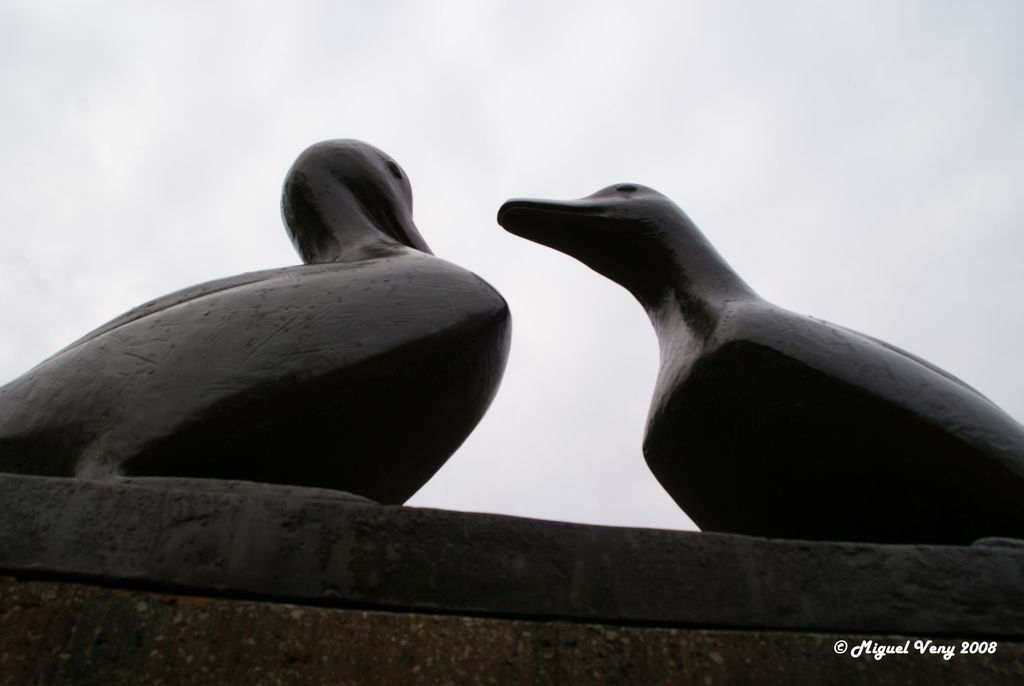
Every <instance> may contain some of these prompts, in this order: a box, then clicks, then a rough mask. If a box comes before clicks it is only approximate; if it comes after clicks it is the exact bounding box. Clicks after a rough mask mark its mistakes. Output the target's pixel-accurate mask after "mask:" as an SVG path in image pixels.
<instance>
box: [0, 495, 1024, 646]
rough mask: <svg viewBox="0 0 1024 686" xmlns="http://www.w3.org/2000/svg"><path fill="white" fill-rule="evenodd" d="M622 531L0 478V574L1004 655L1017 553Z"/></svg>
mask: <svg viewBox="0 0 1024 686" xmlns="http://www.w3.org/2000/svg"><path fill="white" fill-rule="evenodd" d="M990 543H991V544H989V545H976V546H901V545H867V544H851V543H820V542H815V543H812V542H804V541H786V540H770V539H761V538H752V537H744V536H728V535H714V534H700V533H692V532H680V531H659V530H652V529H626V528H615V527H599V526H584V525H576V524H565V523H559V522H547V521H537V520H529V519H520V518H515V517H502V516H495V515H477V514H467V513H460V512H445V511H438V510H425V509H416V508H399V507H384V506H375V505H366V504H353V503H352V501H351V500H350V499H347V498H345V497H344V496H341V495H339V496H337V497H335V496H332V495H330V493H329V492H325V491H318V490H314V491H312V492H304V491H302V490H301V489H294V488H282V489H279V490H278V489H275V488H274V487H270V486H266V485H264V486H261V487H253V488H251V489H246V488H241V487H239V488H231V489H226V490H225V491H224V492H218V491H197V490H195V489H192V488H185V487H177V486H175V483H174V481H173V480H158V482H153V483H150V482H147V481H146V480H145V479H138V480H133V481H132V482H130V483H124V484H116V483H111V482H89V481H83V480H70V479H60V478H47V477H26V476H13V475H6V476H3V477H0V571H3V570H5V571H7V572H8V573H14V574H17V575H19V576H22V577H25V576H36V577H39V576H43V575H49V576H51V577H54V576H60V577H65V578H66V577H69V576H73V577H77V578H79V579H86V578H89V579H95V580H101V581H103V582H104V583H106V584H110V585H119V586H123V585H126V584H130V585H133V586H134V587H138V588H148V589H150V590H175V591H178V592H182V591H184V592H190V593H194V594H200V595H219V594H225V593H230V594H234V595H239V596H246V597H249V598H263V599H276V600H282V601H287V602H299V603H307V604H316V605H334V606H347V607H356V608H360V609H391V610H403V611H419V612H444V613H449V614H462V615H478V616H490V617H506V618H521V619H548V620H551V619H562V620H574V621H587V622H594V623H611V624H647V625H659V626H677V627H703V628H720V629H736V628H746V629H755V630H763V629H769V630H789V631H812V632H839V633H880V634H886V633H899V634H919V635H924V636H929V637H935V636H975V637H982V636H986V637H992V638H997V639H1007V638H1018V639H1020V638H1024V547H1021V546H1020V545H1019V544H1017V543H1015V542H1014V541H998V540H997V541H991V542H990Z"/></svg>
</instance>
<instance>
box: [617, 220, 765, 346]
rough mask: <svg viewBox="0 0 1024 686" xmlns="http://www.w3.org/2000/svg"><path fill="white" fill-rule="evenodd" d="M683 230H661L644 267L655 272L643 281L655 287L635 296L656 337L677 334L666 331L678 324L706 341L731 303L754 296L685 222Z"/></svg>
mask: <svg viewBox="0 0 1024 686" xmlns="http://www.w3.org/2000/svg"><path fill="white" fill-rule="evenodd" d="M676 228H677V227H673V229H676ZM684 229H685V230H682V231H680V230H673V231H670V232H669V231H666V232H659V236H658V246H657V257H656V258H655V260H654V264H653V265H651V264H648V265H647V266H648V267H653V269H651V273H650V274H649V275H648V278H647V279H646V280H647V281H648V282H649V283H656V284H657V286H656V287H654V288H648V289H644V290H642V291H641V292H640V293H638V292H635V291H634V293H633V295H634V296H635V297H636V298H637V299H638V300H639V301H640V303H641V304H642V305H643V306H644V309H646V310H647V314H648V316H649V317H650V319H651V323H652V324H653V325H654V328H655V330H656V331H657V332H658V334H659V338H662V332H664V333H665V334H666V336H670V335H676V334H670V333H669V330H672V331H678V328H679V325H680V323H682V324H683V325H684V326H685V327H686V328H687V329H688V330H689V331H690V332H691V333H692V334H693V335H694V336H696V337H697V338H698V339H701V340H704V339H706V338H707V337H709V336H710V335H711V334H712V333H713V332H714V329H715V326H716V325H717V323H718V319H719V317H720V313H721V312H722V310H723V309H724V308H725V307H726V306H727V305H728V304H729V303H730V302H734V301H737V300H750V299H755V298H757V295H756V294H755V293H754V291H753V290H752V289H751V288H750V287H749V286H748V285H747V284H746V283H745V282H744V281H743V279H741V278H740V277H739V275H738V274H736V272H734V271H733V270H732V268H731V267H730V266H729V265H728V263H726V261H725V260H724V259H722V256H721V255H719V253H718V251H717V250H715V248H714V247H713V246H712V245H711V243H709V242H708V240H707V239H706V238H705V237H704V235H703V234H702V233H701V232H700V230H699V229H697V227H696V226H694V225H693V223H692V222H690V221H689V219H688V218H687V219H686V221H685V222H684Z"/></svg>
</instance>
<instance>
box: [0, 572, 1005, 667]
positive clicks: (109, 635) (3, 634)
mask: <svg viewBox="0 0 1024 686" xmlns="http://www.w3.org/2000/svg"><path fill="white" fill-rule="evenodd" d="M838 640H845V641H847V642H848V643H849V644H850V645H857V644H858V643H859V642H860V641H862V640H872V641H874V642H876V643H881V644H883V645H896V646H903V645H906V642H907V641H908V640H909V641H910V645H911V646H912V644H913V640H912V639H907V638H905V637H896V636H862V635H850V634H844V635H838V634H831V635H830V634H821V633H805V632H770V631H728V630H709V629H673V628H654V627H619V626H610V625H597V624H585V623H568V622H543V621H527V620H508V619H491V618H482V617H458V616H452V615H423V614H417V613H390V612H372V611H358V610H347V609H339V608H320V607H308V606H296V605H289V604H283V603H267V602H257V601H246V600H228V599H223V598H209V597H199V596H182V595H167V594H159V593H152V592H140V591H124V590H118V589H110V588H100V587H95V586H88V585H81V584H73V583H65V582H40V581H27V582H19V581H15V580H13V579H7V578H3V577H0V686H7V685H8V684H9V685H10V686H16V685H17V686H20V685H21V684H28V683H46V684H65V683H67V684H76V685H77V686H90V685H96V686H117V685H118V684H139V683H145V684H154V685H157V684H175V685H177V684H203V685H204V686H205V685H207V684H228V683H243V682H244V683H246V684H250V685H251V686H260V685H262V684H303V685H314V684H339V683H344V684H348V685H350V686H358V685H360V684H368V685H369V684H373V685H375V686H376V685H378V684H381V685H385V686H386V685H389V684H395V685H396V686H397V685H401V686H417V685H419V684H424V685H427V684H429V685H431V686H433V685H435V684H533V685H537V686H540V685H547V684H551V685H558V686H562V685H573V684H595V683H614V684H651V685H656V684H728V683H757V684H763V685H765V686H773V685H779V686H781V685H785V686H789V685H790V684H802V683H807V684H816V685H820V684H853V683H870V684H872V686H885V685H887V684H901V685H902V684H911V683H920V684H940V683H972V684H999V685H1001V684H1008V683H1015V681H1016V680H1017V679H1019V677H1020V674H1021V672H1022V671H1024V643H1019V642H1010V641H999V642H998V646H997V647H996V652H995V653H994V654H985V655H978V654H974V655H971V654H954V655H953V656H952V657H951V658H950V659H949V660H944V659H943V658H942V656H941V655H937V654H927V653H925V654H921V653H919V652H917V651H916V650H914V648H913V647H911V648H910V651H909V652H908V654H893V655H887V656H885V657H884V658H883V659H881V660H875V659H874V658H873V657H872V656H869V655H862V656H860V657H858V658H854V657H851V656H850V654H849V653H848V652H847V653H846V654H843V655H837V654H836V652H835V649H834V646H835V644H836V641H838ZM937 642H938V643H941V644H944V645H953V646H959V644H960V642H959V641H955V640H953V639H944V640H939V641H937Z"/></svg>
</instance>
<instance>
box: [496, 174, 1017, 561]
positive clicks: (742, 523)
mask: <svg viewBox="0 0 1024 686" xmlns="http://www.w3.org/2000/svg"><path fill="white" fill-rule="evenodd" d="M498 222H499V223H500V224H501V225H502V226H503V227H505V228H506V229H507V230H509V231H510V232H512V233H514V234H517V235H519V236H522V237H524V238H528V239H530V240H533V241H536V242H538V243H542V244H545V245H548V246H550V247H553V248H555V249H557V250H560V251H562V252H564V253H567V254H569V255H571V256H573V257H576V258H577V259H579V260H580V261H582V262H583V263H585V264H587V265H588V266H590V267H591V268H593V269H594V270H596V271H598V272H599V273H601V274H603V275H605V276H607V277H608V278H610V279H612V280H614V281H616V282H618V283H619V284H621V285H622V286H624V287H625V288H627V289H628V290H629V291H630V292H631V293H632V294H633V295H634V296H635V297H636V298H637V300H639V301H640V303H641V304H642V305H643V306H644V308H645V310H646V311H647V313H648V315H649V316H650V319H651V322H652V323H653V325H654V328H655V330H656V332H657V334H658V339H659V343H660V347H661V364H660V371H659V375H658V380H657V385H656V387H655V391H654V398H653V400H652V404H651V410H650V415H649V417H648V424H647V432H646V437H645V439H644V455H645V457H646V459H647V463H648V465H649V466H650V468H651V471H652V472H654V475H655V476H656V477H657V478H658V480H659V481H660V482H661V484H662V485H663V486H664V487H665V489H666V490H667V491H668V492H669V493H670V494H671V495H672V497H673V498H674V499H675V501H676V502H677V503H678V504H679V506H680V507H682V508H683V509H684V510H685V511H686V513H687V514H688V515H689V516H690V517H691V518H692V519H693V520H694V522H696V523H697V524H698V525H699V526H700V527H701V528H703V529H706V530H714V531H727V532H735V533H744V534H754V535H760V536H771V537H786V538H808V539H831V540H850V541H865V540H866V541H883V542H935V543H938V542H943V543H969V542H971V541H973V540H975V539H978V538H981V537H985V536H1010V537H1021V538H1024V428H1022V427H1021V425H1020V424H1018V423H1017V422H1016V421H1015V420H1014V419H1012V418H1011V417H1010V416H1008V415H1007V414H1006V413H1005V412H1003V411H1002V410H1001V409H999V408H998V407H997V406H996V405H994V404H993V403H992V402H991V401H989V400H988V399H987V398H985V397H984V396H983V395H981V394H980V393H978V392H977V391H976V390H974V389H973V388H971V387H970V386H968V385H966V384H965V383H963V382H962V381H960V380H959V379H957V378H955V377H953V376H952V375H950V374H948V373H947V372H945V371H943V370H941V369H938V368H937V367H935V366H934V365H932V364H929V363H928V362H926V361H924V360H922V359H920V358H918V357H915V356H914V355H911V354H910V353H907V352H905V351H903V350H900V349H898V348H896V347H894V346H892V345H889V344H888V343H885V342H883V341H879V340H877V339H875V338H872V337H870V336H866V335H864V334H861V333H857V332H856V331H851V330H849V329H846V328H843V327H841V326H837V325H834V324H830V323H828V322H824V321H821V320H818V319H814V318H811V317H806V316H801V315H798V314H794V313H793V312H789V311H787V310H784V309H782V308H780V307H776V306H775V305H772V304H771V303H768V302H765V301H764V300H762V299H761V298H760V297H758V296H757V295H756V294H755V293H754V292H753V291H752V290H751V289H750V287H749V286H747V284H745V283H744V282H743V281H742V280H741V279H740V278H739V277H738V276H737V275H736V274H735V273H734V272H733V271H732V270H731V269H730V268H729V266H728V265H727V264H726V263H725V261H724V260H723V259H722V258H721V257H720V256H719V255H718V253H717V252H716V251H715V249H714V248H713V247H712V246H711V244H710V243H708V241H707V239H706V238H705V237H704V236H703V235H702V234H701V232H700V231H699V230H698V229H697V227H696V226H695V225H694V224H693V223H692V222H691V221H690V219H689V218H688V217H687V216H686V214H685V213H684V212H683V211H682V210H680V209H679V208H678V207H677V206H676V205H675V204H673V203H672V202H671V201H670V200H669V199H668V198H666V197H664V196H663V195H661V194H660V193H658V192H656V191H654V190H651V189H649V188H646V187H644V186H638V185H634V184H619V185H617V186H610V187H608V188H605V189H603V190H601V191H598V192H597V193H594V194H593V195H591V196H589V197H586V198H583V199H581V200H575V201H569V202H550V201H543V200H510V201H509V202H506V203H505V204H504V205H503V206H502V208H501V210H500V211H499V213H498Z"/></svg>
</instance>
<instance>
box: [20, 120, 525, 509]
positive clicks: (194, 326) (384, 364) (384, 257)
mask: <svg viewBox="0 0 1024 686" xmlns="http://www.w3.org/2000/svg"><path fill="white" fill-rule="evenodd" d="M282 213H283V217H284V221H285V224H286V227H287V230H288V232H289V234H290V236H291V239H292V242H293V243H294V245H295V247H296V249H297V250H298V252H299V254H300V255H301V257H302V260H303V262H304V263H305V264H304V265H301V266H293V267H285V268H281V269H272V270H267V271H260V272H254V273H249V274H242V275H239V276H232V277H228V278H225V279H220V280H217V281H211V282H208V283H203V284H200V285H196V286H192V287H190V288H186V289H184V290H181V291H178V292H176V293H172V294H170V295H167V296H164V297H162V298H158V299H156V300H153V301H152V302H149V303H147V304H145V305H142V306H140V307H138V308H136V309H134V310H131V311H129V312H127V313H126V314H124V315H122V316H120V317H118V318H116V319H114V320H113V321H111V322H109V323H107V324H105V325H103V326H101V327H100V328H98V329H96V330H95V331H93V332H92V333H89V334H88V335H86V336H84V337H83V338H81V339H79V340H78V341H76V342H74V343H72V344H71V345H69V346H68V347H66V348H64V349H63V350H61V351H60V352H58V353H57V354H55V355H53V356H52V357H50V358H49V359H47V360H45V361H44V362H42V363H40V364H39V365H37V366H36V367H34V368H33V369H31V370H30V371H28V372H27V373H25V374H24V375H23V376H21V377H19V378H16V379H14V380H13V381H11V382H10V383H8V384H6V385H5V386H3V387H2V388H0V471H6V472H15V473H21V474H36V475H51V476H65V477H80V478H92V479H106V478H117V477H180V478H184V479H192V478H200V479H224V480H241V481H250V482H269V483H277V484H292V485H299V486H313V487H320V488H331V489H337V490H343V491H347V492H350V493H354V494H357V495H359V496H363V497H366V498H370V499H372V500H375V501H378V502H382V503H401V502H404V501H405V500H407V499H408V498H409V497H410V496H412V494H413V493H415V492H416V490H417V489H419V488H420V487H421V486H422V485H423V484H424V483H426V481H427V480H428V479H430V477H431V476H432V475H433V474H434V473H435V472H436V471H437V470H438V469H439V468H440V467H441V465H442V464H444V462H445V461H446V460H447V459H448V457H449V456H450V455H451V454H452V453H453V452H454V451H455V450H456V449H457V448H458V447H459V445H460V444H461V443H462V442H463V440H464V439H465V438H466V437H467V436H468V435H469V433H470V432H471V431H472V430H473V428H474V427H475V426H476V424H477V422H478V421H479V420H480V418H481V417H482V416H483V414H484V413H485V411H486V410H487V407H488V406H489V404H490V402H491V400H492V399H493V398H494V395H495V393H496V392H497V389H498V385H499V382H500V380H501V377H502V373H503V371H504V367H505V360H506V357H507V355H508V349H509V337H510V317H509V311H508V306H507V304H506V303H505V300H504V299H503V298H502V297H501V295H500V294H499V293H498V292H497V291H495V290H494V288H492V287H491V286H490V285H488V284H487V283H486V282H485V281H484V280H483V279H481V278H480V277H478V276H476V275H475V274H473V273H471V272H469V271H467V270H465V269H462V268H461V267H458V266H456V265H454V264H451V263H450V262H446V261H445V260H442V259H439V258H437V257H434V256H433V255H432V254H431V252H430V249H429V248H428V247H427V245H426V243H425V242H424V241H423V238H422V237H421V236H420V234H419V231H418V230H417V228H416V225H415V224H414V223H413V220H412V193H411V190H410V185H409V180H408V178H407V177H406V175H405V173H404V172H403V170H402V169H401V168H400V167H399V166H398V164H397V163H396V162H395V161H394V160H392V159H391V158H390V157H389V156H388V155H386V154H385V153H383V152H381V151H380V150H378V149H376V148H374V147H373V146H370V145H367V144H365V143H362V142H359V141H353V140H332V141H324V142H321V143H318V144H316V145H313V146H311V147H310V148H308V149H307V150H306V151H305V152H303V153H302V154H301V155H300V156H299V157H298V159H297V160H296V162H295V164H294V165H293V166H292V168H291V170H290V171H289V173H288V175H287V178H286V180H285V183H284V189H283V199H282Z"/></svg>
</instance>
